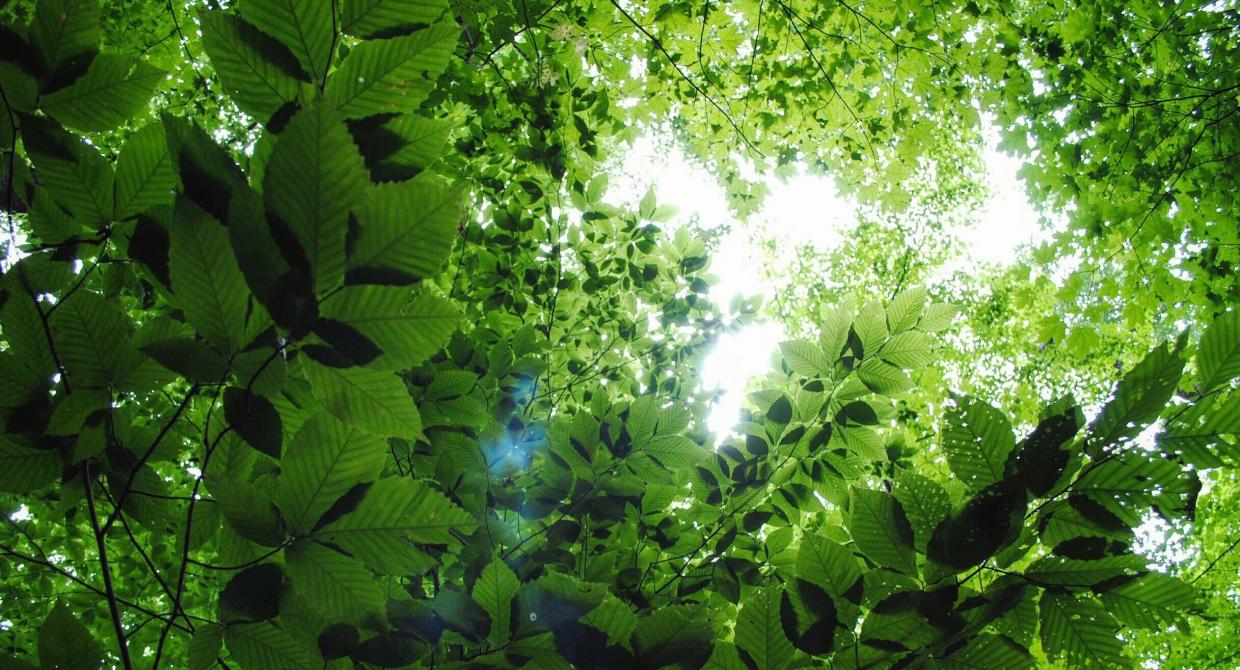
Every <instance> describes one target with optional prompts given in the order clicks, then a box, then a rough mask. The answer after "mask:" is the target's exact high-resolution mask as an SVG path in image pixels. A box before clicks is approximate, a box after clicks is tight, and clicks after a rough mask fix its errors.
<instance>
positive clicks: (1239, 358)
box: [1197, 309, 1240, 392]
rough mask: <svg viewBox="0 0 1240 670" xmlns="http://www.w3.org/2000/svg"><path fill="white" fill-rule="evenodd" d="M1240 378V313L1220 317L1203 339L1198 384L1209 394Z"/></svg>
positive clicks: (1198, 362) (1234, 312) (1235, 310)
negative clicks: (1210, 391)
mask: <svg viewBox="0 0 1240 670" xmlns="http://www.w3.org/2000/svg"><path fill="white" fill-rule="evenodd" d="M1236 375H1240V309H1233V310H1231V311H1230V312H1227V313H1226V314H1222V315H1220V316H1219V317H1218V318H1217V319H1215V320H1214V323H1211V324H1210V327H1209V328H1206V331H1205V333H1203V334H1202V335H1201V343H1200V344H1199V345H1198V348H1197V380H1198V382H1200V384H1201V389H1200V390H1201V391H1203V392H1204V391H1209V390H1211V389H1214V388H1217V387H1219V386H1222V385H1224V384H1226V383H1227V382H1229V381H1231V380H1232V379H1234V378H1235V377H1236Z"/></svg>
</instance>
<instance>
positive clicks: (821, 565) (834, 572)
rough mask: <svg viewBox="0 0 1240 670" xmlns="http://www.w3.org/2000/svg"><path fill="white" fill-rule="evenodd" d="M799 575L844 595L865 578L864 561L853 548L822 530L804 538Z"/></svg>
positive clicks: (797, 564)
mask: <svg viewBox="0 0 1240 670" xmlns="http://www.w3.org/2000/svg"><path fill="white" fill-rule="evenodd" d="M796 574H797V576H798V577H800V578H801V579H804V580H806V581H809V582H813V583H814V584H817V585H818V586H821V587H822V588H823V589H825V590H826V591H827V593H830V594H831V595H834V596H837V597H839V596H843V595H844V594H845V593H847V592H848V591H849V590H850V589H852V587H853V585H854V584H856V583H857V580H858V579H861V564H860V562H859V561H858V560H857V557H856V556H854V555H853V553H852V552H851V551H849V550H848V549H845V548H844V546H843V545H841V544H840V543H838V542H836V541H835V540H831V539H828V538H826V537H823V536H822V535H819V534H818V533H807V534H805V536H803V537H802V538H801V548H800V549H799V550H798V551H797V562H796Z"/></svg>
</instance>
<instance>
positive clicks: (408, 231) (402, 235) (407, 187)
mask: <svg viewBox="0 0 1240 670" xmlns="http://www.w3.org/2000/svg"><path fill="white" fill-rule="evenodd" d="M459 217H460V195H459V194H458V193H457V192H456V191H455V190H452V189H449V188H447V187H445V186H444V185H442V184H440V183H438V182H436V181H432V180H429V179H424V178H423V179H414V180H412V181H408V182H399V183H395V184H381V185H379V186H373V187H371V188H370V189H369V193H368V197H367V200H366V203H365V205H364V206H363V207H362V208H361V210H360V211H359V212H358V217H357V218H358V223H359V225H360V228H361V230H360V233H359V235H358V239H357V244H356V245H355V246H354V247H353V250H352V252H351V253H350V254H349V260H348V267H349V278H350V280H351V281H356V280H365V281H372V280H373V281H374V282H375V283H384V284H392V283H403V284H408V283H412V282H413V281H415V280H418V279H425V278H427V277H431V276H433V275H434V274H435V273H437V272H438V271H439V268H440V266H441V265H443V261H444V259H445V258H447V256H448V252H449V251H450V250H451V249H452V242H453V240H454V239H455V238H456V227H457V224H458V222H459Z"/></svg>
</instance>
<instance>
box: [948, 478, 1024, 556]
mask: <svg viewBox="0 0 1240 670" xmlns="http://www.w3.org/2000/svg"><path fill="white" fill-rule="evenodd" d="M1026 505H1027V497H1026V494H1025V487H1024V485H1023V484H1021V483H1020V482H1017V481H1014V480H1004V481H1002V482H999V483H996V484H993V485H991V486H988V487H986V488H985V489H982V490H981V491H980V492H979V493H978V494H977V495H975V496H973V497H972V498H970V499H969V500H968V501H967V502H966V503H965V504H964V505H963V506H962V507H961V508H960V510H959V511H958V512H957V513H955V514H952V515H950V516H949V517H948V518H946V519H944V521H943V522H942V523H940V524H938V525H937V526H936V527H935V529H934V533H933V534H932V535H931V536H930V542H929V544H928V545H927V548H926V555H927V556H928V557H929V558H930V559H931V560H933V561H934V562H935V563H938V564H939V565H943V566H948V567H950V568H954V569H955V570H957V571H959V570H964V569H965V568H970V567H972V566H974V565H980V564H981V563H983V562H985V561H986V560H987V559H989V558H990V557H991V556H994V555H995V554H996V553H997V552H998V551H999V550H1001V549H1003V548H1004V547H1006V546H1007V545H1009V544H1011V543H1012V542H1015V541H1016V539H1017V538H1018V537H1019V536H1020V532H1021V529H1022V528H1023V527H1024V518H1025V507H1026Z"/></svg>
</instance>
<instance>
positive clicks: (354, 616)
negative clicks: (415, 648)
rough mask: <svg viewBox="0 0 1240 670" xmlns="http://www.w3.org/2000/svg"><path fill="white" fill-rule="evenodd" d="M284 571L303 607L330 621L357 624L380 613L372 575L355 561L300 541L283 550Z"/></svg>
mask: <svg viewBox="0 0 1240 670" xmlns="http://www.w3.org/2000/svg"><path fill="white" fill-rule="evenodd" d="M285 569H286V571H287V572H288V576H289V579H290V580H291V581H292V583H293V588H294V589H295V590H296V591H297V593H299V594H301V596H302V597H304V598H305V599H306V603H307V604H308V605H309V606H310V607H313V608H314V609H315V610H316V611H318V612H319V613H320V614H322V615H323V616H325V617H327V618H328V619H330V620H332V621H344V622H346V623H351V624H359V623H361V622H362V621H363V620H365V619H366V618H367V617H369V616H371V615H376V614H381V613H382V612H383V611H384V606H385V603H386V602H387V598H386V597H385V595H384V593H383V589H382V588H380V586H379V583H378V582H376V581H375V577H374V574H373V573H372V572H370V570H368V569H366V567H365V566H364V565H362V564H361V563H360V562H358V560H357V559H355V558H350V557H348V556H345V555H344V554H342V553H340V552H338V551H334V550H332V549H328V548H327V547H325V546H323V545H321V544H319V543H318V542H312V541H308V540H303V541H299V542H295V543H294V544H293V545H292V546H291V547H289V548H288V549H286V550H285Z"/></svg>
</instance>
